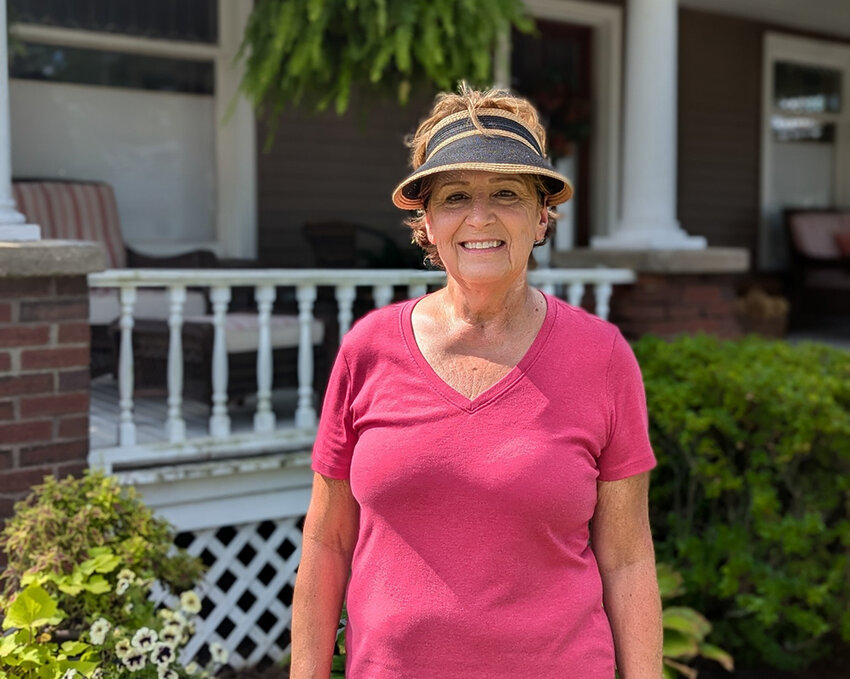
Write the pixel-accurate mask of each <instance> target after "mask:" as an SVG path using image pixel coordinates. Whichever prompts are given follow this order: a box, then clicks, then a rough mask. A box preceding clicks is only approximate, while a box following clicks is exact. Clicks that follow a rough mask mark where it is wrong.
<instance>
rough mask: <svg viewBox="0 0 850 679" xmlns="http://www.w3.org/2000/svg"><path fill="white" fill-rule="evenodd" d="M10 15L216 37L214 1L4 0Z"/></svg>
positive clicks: (179, 36) (60, 24) (130, 31)
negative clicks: (7, 3)
mask: <svg viewBox="0 0 850 679" xmlns="http://www.w3.org/2000/svg"><path fill="white" fill-rule="evenodd" d="M227 1H228V0H225V2H227ZM9 20H10V21H9V23H10V24H11V23H13V22H22V23H31V24H39V25H42V26H53V27H56V28H75V29H82V30H87V31H101V32H104V33H120V34H124V35H132V36H136V37H142V38H158V39H162V40H181V41H187V42H202V43H209V44H213V45H214V44H216V43H217V42H218V1H217V0H119V1H117V2H116V1H114V0H9Z"/></svg>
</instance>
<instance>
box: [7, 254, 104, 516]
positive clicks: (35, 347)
mask: <svg viewBox="0 0 850 679" xmlns="http://www.w3.org/2000/svg"><path fill="white" fill-rule="evenodd" d="M102 268H103V255H102V252H101V250H100V247H99V246H98V245H96V244H94V243H82V242H73V243H72V242H67V241H39V242H34V243H20V244H18V243H15V244H12V243H0V520H2V519H5V518H7V517H8V516H10V515H11V513H12V505H13V504H14V502H15V501H17V500H19V499H21V498H22V497H24V496H25V495H26V494H27V493H28V492H29V489H30V487H31V486H33V485H35V484H38V483H40V482H41V480H42V479H43V478H44V476H45V475H47V474H53V475H57V476H65V475H67V474H80V473H81V472H82V471H83V470H84V469H85V467H86V459H87V456H88V448H89V438H88V436H89V431H88V430H89V363H90V340H89V334H90V332H89V320H88V319H89V314H88V306H89V301H88V285H87V283H86V273H88V272H90V271H96V270H100V269H102Z"/></svg>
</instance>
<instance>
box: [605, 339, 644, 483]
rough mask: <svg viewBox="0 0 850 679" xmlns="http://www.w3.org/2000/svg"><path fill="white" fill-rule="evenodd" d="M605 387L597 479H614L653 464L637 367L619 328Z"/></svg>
mask: <svg viewBox="0 0 850 679" xmlns="http://www.w3.org/2000/svg"><path fill="white" fill-rule="evenodd" d="M606 389H607V396H608V422H609V429H608V441H607V444H606V446H605V448H604V449H603V450H602V453H601V454H600V456H599V480H600V481H617V480H619V479H624V478H626V477H629V476H633V475H635V474H640V473H641V472H645V471H649V470H650V469H652V468H653V467H654V466H655V455H654V454H653V452H652V446H651V444H650V442H649V425H648V416H647V410H646V393H645V391H644V388H643V379H642V378H641V374H640V367H639V366H638V362H637V359H636V358H635V355H634V352H633V351H632V348H631V347H630V346H629V345H628V343H627V342H626V340H625V339H623V336H622V335H621V334H620V333H619V332H617V334H616V336H615V338H614V343H613V346H612V348H611V357H610V359H609V363H608V374H607V378H606Z"/></svg>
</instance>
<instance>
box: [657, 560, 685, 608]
mask: <svg viewBox="0 0 850 679" xmlns="http://www.w3.org/2000/svg"><path fill="white" fill-rule="evenodd" d="M656 572H657V574H658V589H659V591H660V592H661V598H662V599H668V598H671V597H674V596H678V595H679V594H681V593H682V592H683V588H682V576H681V575H680V574H679V573H678V572H676V571H675V570H674V569H673V567H672V566H670V565H669V564H666V563H659V564H658V565H657V567H656Z"/></svg>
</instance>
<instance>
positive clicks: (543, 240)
mask: <svg viewBox="0 0 850 679" xmlns="http://www.w3.org/2000/svg"><path fill="white" fill-rule="evenodd" d="M545 242H546V236H544V237H543V238H541V239H540V240H536V241H534V247H538V246H540V245H543V243H545Z"/></svg>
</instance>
